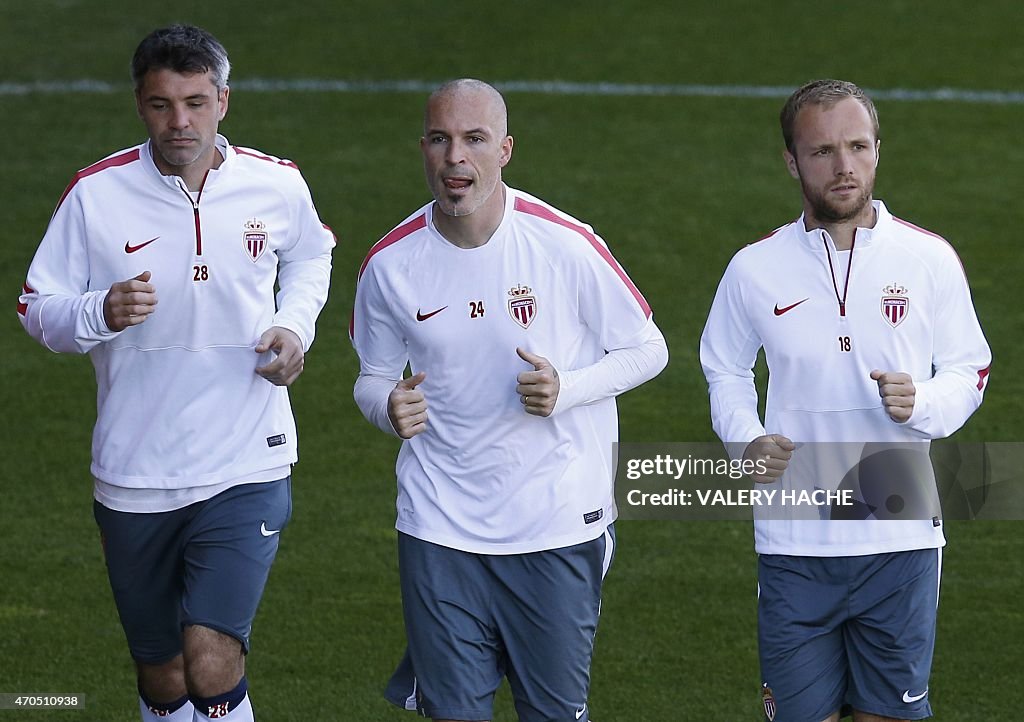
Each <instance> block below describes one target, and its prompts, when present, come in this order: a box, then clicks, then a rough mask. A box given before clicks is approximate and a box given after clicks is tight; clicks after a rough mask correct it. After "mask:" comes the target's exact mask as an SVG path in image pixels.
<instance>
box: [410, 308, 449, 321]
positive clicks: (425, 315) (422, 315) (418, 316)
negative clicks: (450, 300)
mask: <svg viewBox="0 0 1024 722" xmlns="http://www.w3.org/2000/svg"><path fill="white" fill-rule="evenodd" d="M446 308H448V307H447V306H442V307H441V308H439V309H437V310H436V311H431V312H430V313H422V312H420V310H419V309H418V308H417V309H416V320H417V321H426V320H427V319H428V318H430V317H431V316H436V315H437V314H439V313H441V311H443V310H445V309H446Z"/></svg>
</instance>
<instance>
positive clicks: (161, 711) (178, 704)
mask: <svg viewBox="0 0 1024 722" xmlns="http://www.w3.org/2000/svg"><path fill="white" fill-rule="evenodd" d="M139 697H140V698H141V699H142V702H143V704H145V705H146V706H147V707H149V709H150V710H152V712H153V714H155V715H157V716H158V717H167V716H169V715H171V714H173V713H175V712H177V711H178V710H179V709H181V708H182V707H184V706H185V703H186V702H188V695H187V694H186V695H185V696H183V697H181V698H180V699H176V700H174V701H173V702H154V701H153V700H151V699H150V698H149V697H147V696H146V693H145V692H143V691H142V686H141V685H140V686H139Z"/></svg>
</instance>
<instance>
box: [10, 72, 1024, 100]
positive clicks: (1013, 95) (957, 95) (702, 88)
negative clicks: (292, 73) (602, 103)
mask: <svg viewBox="0 0 1024 722" xmlns="http://www.w3.org/2000/svg"><path fill="white" fill-rule="evenodd" d="M439 84H440V82H434V81H427V80H329V79H318V78H290V79H289V78H282V79H274V78H248V79H245V78H243V79H240V80H236V81H234V82H233V83H231V86H232V88H234V89H235V90H243V91H247V92H254V93H279V92H285V93H287V92H312V93H429V92H430V91H432V90H434V89H435V88H436V87H437V86H438V85H439ZM494 84H495V86H496V87H497V88H498V89H499V90H502V91H503V92H506V93H543V94H547V95H596V96H602V95H604V96H668V97H681V98H700V97H714V98H786V97H788V96H789V94H790V93H792V92H793V91H794V90H795V89H796V86H793V87H789V86H784V85H698V84H670V85H660V84H654V83H577V82H570V81H563V80H509V81H505V82H495V83H494ZM127 89H129V84H128V83H127V82H125V83H123V84H122V83H111V82H108V81H105V80H90V79H82V80H56V81H36V82H29V83H14V82H0V96H13V95H62V94H67V93H77V94H91V93H95V94H99V93H121V92H124V91H126V90H127ZM865 90H866V91H867V93H868V94H869V95H870V96H871V97H872V98H873V99H875V100H895V101H906V102H926V101H941V102H950V103H972V104H988V105H1024V91H1014V90H967V89H962V88H933V89H915V88H888V89H884V88H883V89H871V88H867V89H865Z"/></svg>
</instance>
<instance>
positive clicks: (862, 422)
mask: <svg viewBox="0 0 1024 722" xmlns="http://www.w3.org/2000/svg"><path fill="white" fill-rule="evenodd" d="M874 208H875V210H876V213H877V221H876V223H875V226H874V227H873V228H858V229H857V230H856V234H855V239H854V247H853V249H852V250H851V251H844V252H842V253H837V252H836V249H835V245H834V243H833V242H832V239H831V238H830V237H829V235H828V234H827V233H826V232H825V231H824V230H822V229H816V230H813V231H807V230H806V229H805V225H804V218H803V216H801V217H800V218H799V219H798V220H797V221H795V222H794V223H791V224H789V225H786V226H783V227H782V228H780V229H778V230H776V231H775V232H774V233H772V234H771V235H770V236H768V237H767V238H765V239H763V240H761V241H759V242H757V243H754V244H752V245H750V246H747V247H746V248H744V249H742V250H741V251H739V252H738V253H737V254H736V255H735V257H734V258H733V259H732V262H731V263H730V264H729V267H728V268H727V269H726V271H725V275H724V277H723V278H722V281H721V284H720V285H719V287H718V292H717V294H716V295H715V300H714V304H713V305H712V307H711V313H710V315H709V316H708V321H707V325H706V326H705V328H704V334H703V336H702V338H701V348H700V352H701V363H702V365H703V367H704V374H705V375H706V376H707V379H708V384H709V389H710V394H711V416H712V421H713V424H714V428H715V431H716V433H717V434H718V436H719V437H720V438H721V439H722V440H723V441H724V442H726V444H727V445H729V446H730V447H731V448H732V449H733V451H734V453H736V452H737V451H738V449H741V448H742V447H743V446H745V445H746V444H747V443H749V442H750V441H752V440H753V439H755V438H756V437H758V436H761V435H763V434H765V433H773V434H782V435H784V436H786V437H788V438H790V439H792V440H793V441H794V442H797V443H798V444H799V443H801V442H857V443H866V442H919V443H923V444H925V445H926V444H927V443H928V442H927V440H929V439H935V438H942V437H945V436H948V435H949V434H952V433H953V432H954V431H956V430H957V429H958V428H960V426H962V425H963V423H964V422H965V421H966V420H967V418H968V417H969V416H970V415H971V414H972V413H973V412H974V411H975V409H977V408H978V406H979V405H980V404H981V400H982V395H983V393H984V390H985V385H986V382H987V379H988V370H989V365H990V362H991V354H990V352H989V348H988V344H987V343H986V341H985V337H984V335H983V334H982V331H981V327H980V326H979V324H978V319H977V316H976V314H975V312H974V306H973V304H972V302H971V294H970V289H969V287H968V285H967V279H966V277H965V275H964V271H963V267H962V266H961V264H960V260H959V258H958V257H957V255H956V252H955V251H954V250H953V248H952V246H950V245H949V244H948V243H947V242H946V241H944V240H943V239H941V238H940V237H938V236H936V235H934V234H932V233H929V232H928V231H925V230H923V229H921V228H918V227H916V226H914V225H912V224H910V223H907V222H906V221H902V220H900V219H898V218H895V217H893V216H892V215H891V214H890V213H889V212H888V211H887V210H886V208H885V206H884V204H882V203H881V202H880V201H874ZM847 271H849V272H848V273H847ZM762 347H763V348H764V351H765V357H766V359H767V364H768V372H769V374H768V399H767V407H766V414H765V423H764V425H763V426H762V424H761V422H760V419H759V418H758V412H757V392H756V390H755V387H754V375H753V371H752V369H753V366H754V362H755V359H756V357H757V353H758V350H759V349H760V348H762ZM873 369H879V370H881V371H902V372H906V373H909V374H910V376H911V377H912V378H913V381H914V386H915V387H916V397H915V404H914V411H913V414H912V416H911V418H910V420H909V421H907V422H906V423H903V424H898V423H896V422H894V421H892V420H891V419H890V418H889V416H888V414H887V413H886V412H885V410H884V409H883V407H882V402H881V399H880V397H879V393H878V384H877V382H875V381H873V380H872V379H871V378H870V373H871V371H872V370H873ZM925 448H927V447H925ZM816 449H817V452H816V453H822V454H825V455H826V456H827V455H828V454H829V453H831V451H828V450H826V449H825V448H824V447H820V446H818V447H816ZM800 454H801V449H800V448H798V449H797V450H796V451H795V452H794V457H793V462H791V467H790V468H791V470H792V469H793V468H794V467H793V465H794V464H799V456H800ZM847 468H849V467H847ZM787 474H788V472H787ZM837 481H838V479H837ZM780 484H781V485H782V486H783V487H785V484H786V476H783V478H782V480H781V482H780ZM754 529H755V537H756V548H757V551H758V552H759V553H762V554H791V555H805V556H854V555H860V554H872V553H879V552H887V551H903V550H909V549H924V548H930V547H938V546H942V545H943V544H944V543H945V541H944V538H943V535H942V529H941V524H940V523H939V522H937V521H936V522H933V521H931V520H923V521H891V520H879V519H866V520H863V521H798V520H788V519H773V520H767V519H759V518H757V517H756V516H755V524H754Z"/></svg>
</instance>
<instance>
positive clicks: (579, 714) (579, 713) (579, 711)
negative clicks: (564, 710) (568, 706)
mask: <svg viewBox="0 0 1024 722" xmlns="http://www.w3.org/2000/svg"><path fill="white" fill-rule="evenodd" d="M586 711H587V705H583V706H582V707H580V708H579V709H578V710H576V719H579V718H580V717H582V716H583V713H584V712H586Z"/></svg>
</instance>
